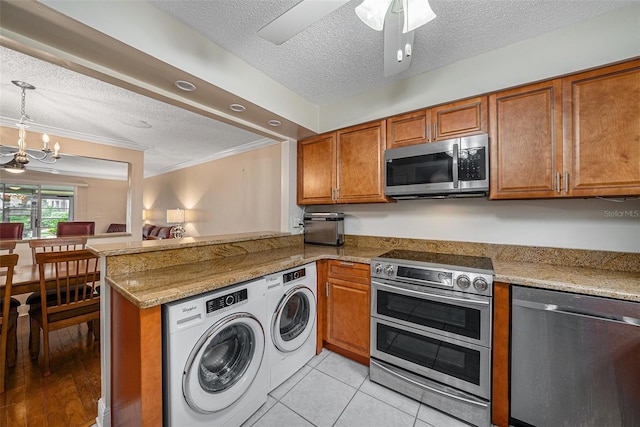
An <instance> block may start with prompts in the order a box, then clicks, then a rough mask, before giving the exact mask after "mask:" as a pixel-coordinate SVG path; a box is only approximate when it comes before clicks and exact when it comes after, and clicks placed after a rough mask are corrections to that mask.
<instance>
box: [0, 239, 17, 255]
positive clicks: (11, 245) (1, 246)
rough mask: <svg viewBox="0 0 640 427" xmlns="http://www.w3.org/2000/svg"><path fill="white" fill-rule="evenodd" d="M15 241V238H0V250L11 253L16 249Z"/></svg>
mask: <svg viewBox="0 0 640 427" xmlns="http://www.w3.org/2000/svg"><path fill="white" fill-rule="evenodd" d="M16 243H18V242H16V241H15V240H0V252H4V251H7V253H8V254H12V253H13V251H14V250H15V249H16Z"/></svg>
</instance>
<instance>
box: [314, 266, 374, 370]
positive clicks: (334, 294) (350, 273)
mask: <svg viewBox="0 0 640 427" xmlns="http://www.w3.org/2000/svg"><path fill="white" fill-rule="evenodd" d="M320 278H322V279H323V280H324V281H323V282H319V283H318V300H319V301H320V300H322V302H321V303H319V306H320V305H322V306H323V307H324V311H323V317H324V321H323V325H322V331H323V333H322V338H321V342H322V343H323V345H324V346H325V347H327V348H328V349H330V350H332V351H335V352H338V353H340V354H342V355H344V356H346V357H348V358H351V359H353V360H356V361H357V362H360V363H364V364H369V328H370V282H369V280H370V275H369V265H368V264H361V263H351V262H345V261H336V260H328V261H323V262H321V263H319V264H318V279H320Z"/></svg>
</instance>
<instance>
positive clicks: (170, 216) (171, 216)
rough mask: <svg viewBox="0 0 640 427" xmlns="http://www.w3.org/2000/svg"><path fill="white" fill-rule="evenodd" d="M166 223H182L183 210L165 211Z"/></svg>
mask: <svg viewBox="0 0 640 427" xmlns="http://www.w3.org/2000/svg"><path fill="white" fill-rule="evenodd" d="M167 222H168V223H169V224H172V223H173V224H176V223H177V224H179V223H183V222H184V209H167Z"/></svg>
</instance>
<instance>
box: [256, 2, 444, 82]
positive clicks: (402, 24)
mask: <svg viewBox="0 0 640 427" xmlns="http://www.w3.org/2000/svg"><path fill="white" fill-rule="evenodd" d="M348 2H349V0H302V1H301V2H300V3H298V4H297V5H295V6H294V7H292V8H291V9H289V10H288V11H286V12H285V13H283V14H282V15H280V16H279V17H278V18H276V19H275V20H273V21H271V22H270V23H269V24H267V25H266V26H264V27H263V28H261V29H260V30H259V31H258V35H259V36H261V37H262V38H264V39H266V40H269V41H271V42H272V43H275V44H277V45H280V44H282V43H284V42H286V41H287V40H289V39H290V38H291V37H293V36H295V35H296V34H298V33H299V32H301V31H303V30H304V29H305V28H307V27H308V26H310V25H311V24H313V23H314V22H316V21H318V20H320V19H322V18H324V17H325V16H327V15H328V14H330V13H331V12H333V11H334V10H336V9H338V8H339V7H341V6H343V5H344V4H345V3H348ZM355 13H356V15H358V17H359V18H360V19H361V20H362V21H363V22H364V23H365V24H367V25H368V26H369V27H371V28H372V29H374V30H376V31H384V75H385V76H386V77H388V76H391V75H393V74H397V73H399V72H402V71H405V70H407V69H408V68H409V67H410V66H411V54H412V50H413V38H414V30H415V29H416V28H418V27H420V26H421V25H424V24H426V23H427V22H429V21H431V20H432V19H434V18H435V17H436V14H435V13H434V12H433V10H431V7H430V6H429V0H364V1H363V2H362V3H361V4H360V5H359V6H357V7H356V8H355Z"/></svg>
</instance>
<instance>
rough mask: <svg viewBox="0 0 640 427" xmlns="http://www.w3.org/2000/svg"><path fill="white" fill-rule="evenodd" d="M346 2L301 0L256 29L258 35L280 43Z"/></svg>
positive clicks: (346, 0)
mask: <svg viewBox="0 0 640 427" xmlns="http://www.w3.org/2000/svg"><path fill="white" fill-rule="evenodd" d="M348 2H349V0H302V1H301V2H300V3H298V4H297V5H295V6H294V7H292V8H291V9H289V10H288V11H286V12H285V13H283V14H282V15H280V16H279V17H277V18H276V19H274V20H273V21H271V22H270V23H269V24H267V25H265V26H264V27H262V28H261V29H260V30H259V31H258V35H259V36H260V37H262V38H264V39H266V40H269V41H270V42H272V43H274V44H277V45H281V44H282V43H284V42H286V41H287V40H289V39H290V38H291V37H293V36H295V35H296V34H298V33H299V32H300V31H302V30H304V29H305V28H307V27H308V26H309V25H311V24H313V23H314V22H316V21H319V20H320V19H322V18H324V17H325V16H327V15H328V14H330V13H331V12H333V11H334V10H336V9H337V8H339V7H340V6H342V5H343V4H345V3H348Z"/></svg>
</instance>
